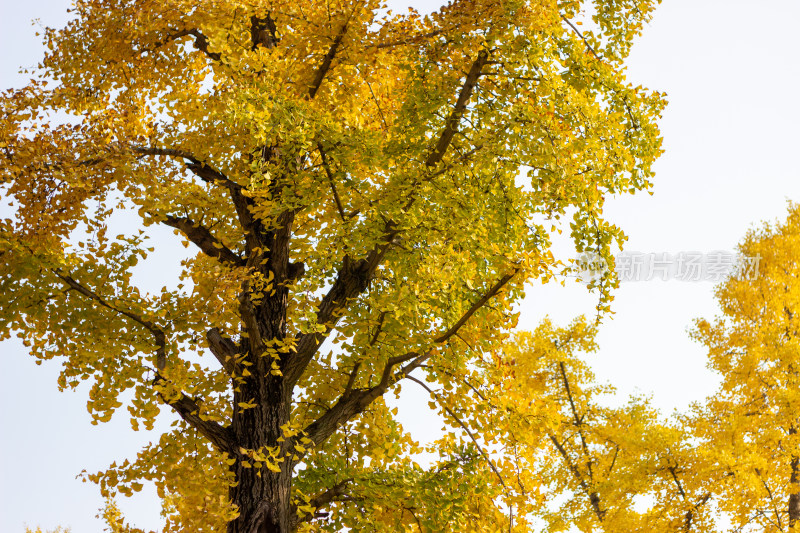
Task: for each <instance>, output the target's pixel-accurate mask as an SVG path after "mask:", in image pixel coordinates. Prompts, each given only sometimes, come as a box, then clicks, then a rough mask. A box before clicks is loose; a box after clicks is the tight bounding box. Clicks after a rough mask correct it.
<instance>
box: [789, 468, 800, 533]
mask: <svg viewBox="0 0 800 533" xmlns="http://www.w3.org/2000/svg"><path fill="white" fill-rule="evenodd" d="M791 467H792V473H791V475H790V477H789V531H793V529H792V528H793V527H797V526H800V458H799V457H797V456H796V455H793V456H792V462H791Z"/></svg>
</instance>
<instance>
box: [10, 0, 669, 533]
mask: <svg viewBox="0 0 800 533" xmlns="http://www.w3.org/2000/svg"><path fill="white" fill-rule="evenodd" d="M655 3H656V2H655V1H639V2H628V1H625V2H619V1H610V0H595V1H594V2H579V1H573V0H569V1H555V0H533V1H529V2H525V1H511V2H509V1H503V2H500V1H496V0H487V1H483V0H477V1H457V2H453V3H451V4H448V5H446V6H443V7H441V8H440V9H438V10H436V11H434V12H433V13H431V14H429V15H425V16H421V15H419V14H417V13H416V12H414V11H410V12H407V13H404V14H400V15H396V14H393V13H391V12H390V11H389V10H387V8H386V6H384V5H382V4H381V3H380V2H376V1H373V0H365V1H356V2H353V1H332V2H325V3H322V2H308V1H304V0H300V1H296V0H293V1H291V2H281V1H266V0H215V1H213V2H198V1H194V0H158V1H155V0H130V1H126V2H119V1H109V0H77V1H76V2H75V5H74V8H73V15H74V18H73V20H72V21H71V22H70V23H69V24H68V25H67V27H66V28H64V29H61V30H48V31H47V32H46V35H45V40H46V45H47V49H48V51H47V53H46V56H45V58H44V60H43V61H42V63H41V65H40V66H39V68H38V69H36V71H35V72H33V73H32V74H33V79H32V81H31V82H30V83H29V84H28V85H27V86H25V87H22V88H18V89H14V90H8V91H6V92H4V93H3V94H2V97H0V107H2V114H1V115H0V179H1V180H2V191H3V195H4V197H5V198H6V200H7V201H9V202H10V203H11V206H12V209H13V213H12V214H11V215H10V216H9V217H8V218H5V219H3V220H2V221H0V254H2V258H3V261H2V265H0V309H1V310H2V311H0V331H2V335H3V336H9V335H12V334H16V335H18V336H20V337H21V338H22V339H23V340H24V342H25V344H26V346H28V347H29V348H30V351H31V353H32V354H33V355H34V356H35V357H37V358H40V359H49V358H53V357H57V358H59V359H60V360H61V361H62V363H63V370H62V373H61V377H60V382H59V383H60V386H61V387H62V388H68V387H76V386H77V385H78V384H79V383H81V382H83V381H88V382H90V383H91V390H90V394H89V397H90V399H89V402H88V408H89V411H90V413H91V414H92V416H93V417H94V419H95V421H106V420H108V419H109V418H110V417H111V416H112V414H113V413H114V412H115V411H116V410H117V409H118V408H120V407H121V406H122V405H123V398H129V400H126V402H125V403H127V410H128V412H129V414H130V418H131V423H132V425H133V428H134V429H139V428H140V427H144V428H147V429H149V428H152V427H153V423H154V420H155V417H156V416H157V415H158V413H159V411H160V409H162V408H164V407H166V408H168V409H170V410H171V411H174V412H175V413H176V414H177V415H178V417H179V418H178V420H177V421H176V424H175V427H174V428H173V429H172V430H171V431H169V432H167V433H165V434H163V435H161V437H160V439H159V440H158V441H157V442H155V443H153V444H152V445H150V446H149V447H147V448H146V449H144V450H143V451H142V452H141V453H140V454H139V455H138V457H137V458H136V459H135V460H133V461H127V460H126V461H125V462H123V463H122V464H120V465H117V464H115V465H112V467H111V468H110V469H109V470H107V471H105V472H101V473H98V474H93V475H91V476H90V478H91V479H92V480H94V481H96V482H97V483H99V485H100V487H101V490H102V492H103V493H104V494H105V495H106V496H109V497H113V496H115V495H117V494H129V493H131V492H132V491H136V490H139V488H140V487H141V486H142V483H143V482H144V481H151V482H153V483H154V484H155V486H156V488H157V490H158V493H159V495H160V496H161V498H162V501H163V514H164V516H165V518H166V525H165V531H220V530H225V529H227V531H228V532H229V533H241V532H247V533H250V532H288V531H294V530H305V529H318V530H328V531H335V530H341V528H343V527H347V528H351V529H354V530H359V531H362V530H388V531H397V530H402V529H404V528H411V529H416V528H419V529H431V530H437V531H465V530H467V529H474V530H486V531H489V530H493V529H496V528H501V527H502V528H503V529H504V530H507V529H509V527H512V526H513V524H510V522H512V521H513V516H512V513H509V512H508V511H509V510H510V509H512V508H513V506H514V505H515V503H516V502H519V501H522V500H524V499H525V498H526V496H525V495H524V494H523V493H521V492H518V491H515V490H513V489H512V488H509V487H503V486H502V485H499V484H498V482H497V481H496V480H495V479H494V477H495V476H494V473H493V472H492V464H493V463H492V462H491V461H487V457H488V455H487V453H488V452H486V451H485V450H484V452H483V453H481V452H480V451H479V449H480V448H479V447H478V446H477V445H476V443H477V442H479V441H480V437H479V434H480V432H481V431H482V430H484V429H485V428H482V427H480V426H479V424H477V423H474V421H471V420H470V417H471V416H472V415H471V414H470V413H463V414H462V416H460V417H459V420H460V422H456V421H454V420H452V419H448V417H447V416H444V415H446V414H447V413H446V411H444V412H443V417H444V418H445V420H446V421H447V423H448V424H449V425H450V426H452V429H453V431H452V432H448V435H449V437H448V438H447V439H446V440H445V441H444V442H442V443H440V445H439V446H438V447H437V449H436V450H429V451H432V452H433V453H434V455H435V457H436V459H435V460H433V461H432V464H431V466H430V467H428V468H423V467H421V466H420V465H419V464H418V463H416V462H414V460H413V457H414V454H415V452H418V451H420V449H419V446H418V444H417V443H416V442H414V441H413V440H412V439H411V438H410V436H409V435H408V434H407V433H406V432H404V430H403V428H402V427H401V426H400V425H399V423H398V422H397V421H396V419H395V417H394V416H395V414H396V411H395V410H394V409H390V407H389V406H387V403H386V402H385V401H384V399H383V397H384V395H385V394H386V393H387V392H389V391H397V390H398V388H399V386H400V383H401V382H402V383H409V384H410V385H414V386H416V385H415V384H414V382H413V381H412V378H413V380H416V381H417V382H418V383H419V384H420V385H422V386H424V387H428V388H430V390H431V391H432V393H437V391H438V390H439V388H440V387H444V388H446V387H451V386H452V383H451V379H452V376H451V374H452V372H453V371H457V370H459V369H464V368H477V367H476V366H475V365H476V361H477V360H478V359H479V358H481V357H485V356H486V354H488V353H490V352H491V350H492V349H493V348H494V347H495V346H496V343H497V342H499V341H500V340H502V339H503V337H504V335H505V333H506V332H508V331H509V330H510V328H512V327H513V326H514V324H515V314H514V312H513V307H512V306H513V304H514V303H515V302H517V301H519V299H520V298H521V297H522V295H523V288H524V285H525V283H526V282H528V281H530V280H533V279H541V280H547V279H550V278H551V277H552V276H553V275H554V274H555V273H557V272H559V271H560V269H561V268H562V267H563V265H562V263H561V262H560V261H559V260H558V258H556V257H554V256H553V254H552V253H551V251H550V242H551V236H552V233H553V232H554V231H556V230H557V229H558V227H557V226H559V225H560V220H561V219H562V218H563V217H566V218H567V219H571V221H570V233H571V236H572V239H573V241H574V243H575V247H576V248H577V250H578V251H579V252H584V251H591V252H593V253H596V254H599V256H600V257H604V258H606V259H607V260H609V261H610V260H611V252H612V249H613V247H614V246H616V245H619V244H621V242H622V240H623V239H624V236H623V234H622V232H621V230H620V229H618V228H616V227H615V226H614V225H612V224H611V223H609V222H608V221H606V220H605V219H604V218H603V216H602V210H603V203H604V200H605V198H606V197H608V196H609V195H613V194H619V193H633V192H636V191H640V190H644V189H647V188H648V187H649V185H650V179H651V177H652V170H651V165H652V163H653V161H654V159H655V158H656V157H657V156H658V154H659V153H660V139H659V134H658V130H657V127H656V124H655V121H656V119H657V118H658V116H659V113H660V111H661V109H662V107H663V104H664V101H663V98H662V97H661V96H660V95H659V94H657V93H652V92H649V91H647V90H645V89H643V88H641V87H637V86H633V85H631V84H630V83H628V82H627V81H626V80H625V78H624V75H623V61H624V59H625V57H626V55H627V53H628V52H629V50H630V47H631V43H632V40H633V39H634V38H635V36H636V35H637V34H638V32H639V31H640V30H641V29H642V27H643V25H644V23H645V22H646V21H647V20H648V18H649V16H650V14H651V12H652V10H653V8H654V4H655ZM583 21H590V24H587V25H582V24H581V22H583ZM581 28H584V29H583V30H582V29H581ZM119 213H127V216H128V217H129V218H131V219H133V218H135V219H136V220H138V224H137V225H134V224H131V225H130V227H129V228H128V230H126V231H125V232H123V233H122V234H119V235H114V233H117V232H116V231H112V230H111V229H110V228H111V226H112V225H113V224H112V218H113V217H115V216H116V215H117V214H119ZM134 226H136V227H134ZM157 226H166V227H168V228H172V229H174V231H175V233H176V234H177V235H178V237H179V238H180V239H181V240H182V241H183V243H184V244H186V245H188V246H190V247H193V248H194V249H195V250H196V251H197V253H196V255H195V256H192V257H190V258H189V259H187V260H184V261H182V262H180V263H179V264H176V265H175V267H176V269H177V270H178V272H179V276H180V280H181V283H180V284H178V285H177V286H164V288H163V289H162V290H161V291H148V290H146V289H145V288H144V287H142V286H139V285H137V277H136V276H135V273H136V266H137V263H138V262H139V261H141V260H144V259H146V258H148V256H151V255H152V254H158V253H159V251H160V250H163V249H164V247H171V246H174V245H175V244H179V243H178V241H170V240H168V239H150V235H151V234H152V229H153V227H157ZM614 283H615V282H614V279H613V277H611V276H610V275H608V276H605V277H602V278H600V279H598V280H596V281H595V282H594V283H593V285H594V286H595V288H596V289H597V290H598V291H599V293H600V295H601V301H600V307H601V308H606V307H607V305H608V303H609V301H610V293H609V291H610V289H611V288H612V287H613V285H614ZM206 353H210V354H213V356H214V358H215V359H216V360H214V359H211V361H214V364H213V365H212V364H210V362H209V359H208V358H206V357H204V356H203V355H204V354H206ZM511 400H513V401H523V400H521V399H520V398H518V397H516V396H512V397H511ZM511 400H510V401H511ZM475 420H477V418H475ZM476 433H477V435H476ZM106 515H107V518H108V520H109V523H110V524H111V526H112V529H113V530H117V531H121V530H124V529H125V528H126V527H128V526H126V525H125V521H124V519H123V518H122V517H121V516H120V515H119V512H118V511H117V510H116V508H114V507H113V504H112V507H110V508H109V509H108V510H107V512H106Z"/></svg>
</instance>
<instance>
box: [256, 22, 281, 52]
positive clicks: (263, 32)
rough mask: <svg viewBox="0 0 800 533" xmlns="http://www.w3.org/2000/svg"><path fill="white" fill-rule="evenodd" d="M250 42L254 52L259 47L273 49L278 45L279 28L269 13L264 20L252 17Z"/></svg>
mask: <svg viewBox="0 0 800 533" xmlns="http://www.w3.org/2000/svg"><path fill="white" fill-rule="evenodd" d="M250 41H251V42H252V45H253V46H252V48H253V50H255V49H256V48H258V47H259V46H264V47H266V48H273V47H274V46H276V45H277V44H278V41H279V39H278V28H277V26H276V25H275V21H274V20H272V17H271V16H270V14H269V13H267V16H266V17H264V18H260V17H256V16H255V15H253V16H252V17H250Z"/></svg>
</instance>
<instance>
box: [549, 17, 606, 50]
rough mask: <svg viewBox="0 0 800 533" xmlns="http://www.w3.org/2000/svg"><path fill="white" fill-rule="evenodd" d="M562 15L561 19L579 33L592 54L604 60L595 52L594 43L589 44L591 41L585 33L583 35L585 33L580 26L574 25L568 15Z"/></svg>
mask: <svg viewBox="0 0 800 533" xmlns="http://www.w3.org/2000/svg"><path fill="white" fill-rule="evenodd" d="M560 17H561V20H563V21H564V22H566V23H567V25H568V26H569V27H570V28H572V31H574V32H575V33H576V34H577V35H578V37H580V38H581V40H582V41H583V44H585V45H586V48H588V49H589V51H590V52H591V53H592V55H593V56H594V57H595V58H596V59H597V60H598V61H602V60H603V58H601V57H600V56H599V55H597V52H595V51H594V48H592V45H591V44H589V41H588V40H587V39H586V36H584V35H583V34H582V33H581V32H580V30H579V29H578V28H576V27H575V25H574V24H572V21H570V20H569V19H568V18H567V17H565V16H564V15H560Z"/></svg>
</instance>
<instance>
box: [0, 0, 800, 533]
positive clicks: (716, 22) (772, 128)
mask: <svg viewBox="0 0 800 533" xmlns="http://www.w3.org/2000/svg"><path fill="white" fill-rule="evenodd" d="M398 3H399V2H395V4H398ZM415 5H417V6H418V7H420V8H424V4H423V3H421V2H420V3H417V4H415ZM0 6H2V8H1V9H0V12H1V13H2V17H0V50H2V54H0V88H5V87H9V86H18V85H21V84H23V83H24V82H25V81H26V80H25V79H24V78H23V77H21V76H19V75H17V74H16V72H17V69H18V67H19V66H20V65H33V64H35V63H36V62H37V60H38V58H39V57H40V55H41V53H42V48H41V46H40V45H39V44H38V38H37V37H35V36H34V32H35V31H36V27H35V26H31V25H30V20H31V19H33V18H35V17H39V18H41V20H42V23H43V24H44V25H51V26H58V25H61V24H63V22H64V21H65V20H66V13H65V10H66V8H67V7H68V1H66V0H35V1H28V2H17V1H13V2H12V1H10V0H0ZM799 18H800V2H796V1H794V0H760V1H758V2H753V1H752V0H750V1H748V0H665V2H664V3H663V4H662V5H661V6H660V7H659V9H658V10H657V12H656V15H655V18H654V20H653V22H652V24H651V25H650V27H648V28H647V30H646V31H645V34H644V36H643V37H642V38H641V39H640V40H639V41H638V43H637V45H636V46H635V48H634V50H633V54H632V56H631V58H630V61H629V69H628V74H629V76H630V78H631V79H632V80H634V81H635V82H637V83H642V84H643V85H645V86H647V87H651V88H655V89H658V90H661V91H664V92H666V93H667V94H668V98H669V102H670V104H669V106H668V108H667V110H666V113H665V115H664V119H663V121H662V123H661V125H662V131H663V134H664V137H665V144H664V146H665V148H666V153H665V155H664V156H663V157H662V158H661V160H660V161H659V163H658V164H657V167H656V168H657V171H658V174H657V177H656V180H655V183H656V185H655V189H654V192H655V194H654V195H653V196H652V197H651V196H648V195H646V194H644V195H638V196H633V197H626V198H624V199H619V200H613V201H611V202H610V203H609V205H608V208H607V209H606V214H607V215H608V216H609V217H610V218H611V219H612V220H613V221H614V222H616V223H618V224H619V225H620V226H621V227H623V228H624V229H625V230H626V231H627V233H628V235H629V237H630V239H629V241H628V243H627V246H626V249H627V250H631V251H640V252H670V253H677V252H681V251H702V252H711V251H714V250H733V248H734V246H735V245H736V243H737V242H738V241H739V240H740V239H741V238H742V236H743V235H744V233H745V232H746V231H747V229H748V228H750V227H752V226H753V225H755V224H757V223H759V222H760V221H762V220H774V219H776V218H782V217H783V216H784V215H785V211H786V201H787V200H788V199H792V200H800V168H799V167H798V164H797V157H796V154H797V153H798V150H797V144H798V141H800V139H799V138H798V131H797V124H798V123H800V99H798V97H797V90H798V87H799V86H800V62H799V61H797V52H798V50H797V47H798V45H797V42H796V37H795V35H796V28H795V25H796V21H797V20H798V19H799ZM712 292H713V284H712V283H710V282H695V283H690V282H679V281H675V280H672V281H660V280H659V281H649V282H638V283H625V284H622V286H621V287H620V289H619V290H618V291H617V292H616V301H615V302H614V305H613V309H614V310H615V311H616V314H615V316H614V318H613V320H608V321H607V322H606V323H605V324H604V326H603V328H602V329H601V331H600V335H599V343H600V351H599V353H598V354H596V355H594V356H592V357H591V358H590V361H591V363H592V366H593V367H594V369H595V371H596V373H597V375H598V378H599V379H600V380H603V381H608V382H611V383H613V384H614V385H616V386H617V387H618V389H619V390H620V391H621V393H623V394H630V393H637V394H647V395H650V396H651V397H652V401H653V403H654V404H655V405H656V406H658V407H659V408H661V409H662V410H663V411H664V412H665V413H667V414H668V413H670V412H672V410H673V409H685V408H686V407H687V406H688V405H689V404H690V403H691V402H694V401H700V400H702V399H703V398H704V397H705V396H707V395H709V394H712V393H713V391H714V388H715V386H716V379H715V377H714V376H713V375H712V374H711V373H710V372H709V371H708V370H706V369H705V359H704V353H703V351H702V349H701V348H700V347H699V346H697V345H695V344H694V343H693V342H691V341H690V340H689V338H688V336H687V334H686V329H687V327H689V326H690V325H691V322H692V319H693V318H695V317H699V316H706V317H710V316H712V315H714V314H715V312H716V308H715V304H714V300H713V294H712ZM593 305H594V299H593V298H592V297H591V296H590V295H587V294H586V293H585V291H584V290H583V289H582V288H581V287H580V286H579V285H577V284H570V285H569V286H568V287H567V288H562V287H560V286H547V287H537V288H536V289H534V290H531V291H530V294H529V296H528V298H527V299H526V301H525V302H524V304H523V315H522V320H521V324H520V325H521V326H522V327H525V328H534V327H535V326H536V324H537V322H538V320H539V319H540V318H541V317H542V316H544V315H546V314H549V315H550V316H551V317H552V318H553V319H554V320H556V321H557V322H568V321H569V320H571V319H572V318H573V317H574V316H576V315H578V314H581V313H591V312H592V311H593ZM0 354H1V355H0V357H2V361H3V365H2V367H1V368H2V370H0V428H3V429H2V434H0V531H3V532H9V533H17V532H22V531H23V530H24V527H23V524H25V523H27V524H28V525H30V526H35V525H41V526H43V527H47V528H53V527H55V526H56V525H58V524H61V525H65V526H71V527H72V528H73V533H94V532H100V531H101V530H102V525H101V523H100V521H99V520H97V519H96V518H95V515H96V514H97V510H98V508H100V507H101V506H102V504H103V502H102V500H101V499H100V497H99V494H98V491H97V489H96V487H95V486H94V485H91V484H83V483H81V482H80V481H79V480H77V479H76V475H77V474H78V473H80V471H81V470H82V469H86V470H88V471H90V472H93V471H97V470H100V469H102V468H104V467H105V466H107V465H108V464H109V463H111V462H112V461H114V460H120V459H123V458H124V457H131V456H134V455H135V454H136V452H137V451H138V450H139V449H140V447H141V446H142V445H143V444H145V443H146V442H148V441H149V440H151V439H155V438H157V436H156V435H149V434H147V433H144V432H139V433H133V432H131V431H130V426H129V424H128V422H127V420H126V417H125V416H120V417H118V418H117V419H115V420H113V421H112V422H110V423H108V424H105V425H101V426H92V425H90V424H89V420H90V419H89V416H88V414H87V413H86V409H85V402H86V399H87V395H86V390H85V389H80V390H79V391H78V392H74V393H73V392H67V393H59V392H57V390H56V376H57V373H58V364H57V363H56V362H46V363H45V364H43V365H41V366H36V365H35V364H34V363H33V360H32V359H31V358H30V357H29V356H28V355H27V354H26V352H25V351H24V350H23V349H22V347H21V345H19V344H18V343H16V342H12V341H9V342H4V343H2V344H0ZM426 403H427V402H426V401H413V402H411V403H410V405H409V406H408V407H406V408H405V409H402V410H401V416H402V421H403V423H404V424H405V425H406V426H408V427H410V428H411V429H412V430H416V431H425V427H424V424H425V423H426V422H425V420H426V419H425V418H424V417H420V416H419V415H420V412H421V410H426V409H427V406H426ZM121 503H122V507H123V509H124V510H125V511H126V512H127V514H128V516H129V518H131V519H133V520H134V521H135V523H136V524H137V525H138V526H139V527H143V528H153V529H156V528H158V527H159V524H160V519H159V516H158V513H159V505H158V501H157V499H156V496H155V493H154V491H147V490H146V491H145V492H143V493H141V494H139V495H137V496H135V497H134V498H133V499H131V500H123V501H122V502H121Z"/></svg>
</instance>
